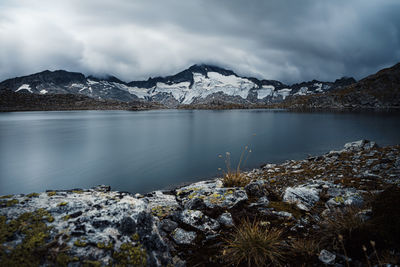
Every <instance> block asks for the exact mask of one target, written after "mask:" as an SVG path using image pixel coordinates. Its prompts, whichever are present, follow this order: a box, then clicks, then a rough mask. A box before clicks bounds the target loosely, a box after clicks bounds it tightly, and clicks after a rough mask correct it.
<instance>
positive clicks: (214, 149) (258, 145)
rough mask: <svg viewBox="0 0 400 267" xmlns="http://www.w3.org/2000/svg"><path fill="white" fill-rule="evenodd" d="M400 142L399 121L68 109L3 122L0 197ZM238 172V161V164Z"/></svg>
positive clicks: (194, 174) (172, 179)
mask: <svg viewBox="0 0 400 267" xmlns="http://www.w3.org/2000/svg"><path fill="white" fill-rule="evenodd" d="M363 138H365V139H372V140H376V141H377V142H378V143H379V144H382V145H388V144H400V116H399V114H375V113H360V114H354V113H352V114H338V113H291V112H283V111H271V110H230V111H186V110H161V111H143V112H142V111H141V112H128V111H68V112H64V111H63V112H15V113H1V114H0V195H2V194H11V193H12V194H14V193H30V192H40V191H44V190H46V189H71V188H89V187H92V186H95V185H98V184H107V185H111V186H112V188H113V189H116V190H122V191H130V192H147V191H150V190H154V189H162V188H165V187H168V186H170V185H177V184H180V183H183V182H190V181H196V180H200V179H204V178H210V177H213V176H215V175H218V174H219V173H220V171H218V168H219V167H221V168H222V167H224V162H223V160H221V159H220V158H218V155H219V154H222V155H225V152H227V151H229V152H231V155H232V159H233V160H237V159H238V158H239V157H240V152H241V150H242V149H243V147H244V146H245V145H249V146H250V147H251V149H252V151H253V152H252V153H251V155H250V157H249V158H248V161H247V163H246V166H245V167H247V168H253V167H258V166H259V165H261V164H263V163H266V162H272V163H279V162H282V161H284V160H287V159H302V158H304V157H306V156H307V155H308V154H312V155H314V154H321V153H325V152H327V151H329V150H332V149H340V148H341V147H342V146H343V144H344V143H346V142H349V141H354V140H359V139H363ZM233 164H234V163H233Z"/></svg>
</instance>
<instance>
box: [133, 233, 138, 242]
mask: <svg viewBox="0 0 400 267" xmlns="http://www.w3.org/2000/svg"><path fill="white" fill-rule="evenodd" d="M131 238H132V240H133V241H138V240H139V239H140V236H139V234H138V233H134V234H133V235H132V236H131Z"/></svg>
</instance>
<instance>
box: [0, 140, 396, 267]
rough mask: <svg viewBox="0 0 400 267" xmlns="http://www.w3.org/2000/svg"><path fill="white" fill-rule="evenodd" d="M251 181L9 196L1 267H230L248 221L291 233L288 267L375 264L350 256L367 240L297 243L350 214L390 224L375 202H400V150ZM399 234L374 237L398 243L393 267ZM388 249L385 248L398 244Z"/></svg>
mask: <svg viewBox="0 0 400 267" xmlns="http://www.w3.org/2000/svg"><path fill="white" fill-rule="evenodd" d="M244 175H245V177H246V179H247V181H248V183H247V185H246V186H245V187H225V186H224V180H223V179H214V180H209V181H201V182H197V183H194V184H190V185H187V186H183V187H179V188H176V189H174V190H168V191H154V192H151V193H148V194H146V195H140V194H136V195H133V194H130V193H127V192H117V191H111V189H110V187H107V186H98V187H95V188H93V189H89V190H82V189H75V190H67V191H47V192H43V193H32V194H28V195H10V196H2V197H1V198H0V207H1V208H0V265H9V264H14V265H15V264H16V263H18V264H20V265H21V264H22V265H23V264H24V263H25V264H26V263H27V262H28V263H30V264H31V265H32V264H33V265H41V266H48V265H54V264H56V265H60V266H67V265H68V266H81V265H86V266H106V265H115V266H118V265H122V266H125V265H131V266H167V265H168V264H169V265H170V266H171V265H172V266H185V265H186V266H194V265H196V264H197V265H198V266H214V265H221V264H222V265H224V264H226V262H225V261H224V260H225V259H224V257H223V256H222V257H221V256H219V255H220V254H222V255H223V254H224V251H225V246H226V244H225V240H226V238H229V236H231V234H232V233H234V231H235V229H236V227H240V225H241V223H242V221H243V219H245V218H248V220H255V219H257V220H258V221H259V222H260V224H261V225H264V226H265V227H275V228H279V229H282V230H284V233H285V234H284V239H283V240H282V246H285V247H286V250H287V253H291V254H290V255H292V256H290V257H287V258H286V259H285V260H284V264H286V266H298V265H299V263H304V264H309V265H310V266H311V265H321V264H327V265H335V266H345V265H346V264H347V263H349V262H350V263H351V264H352V265H354V266H363V264H365V261H363V260H365V258H363V257H362V256H359V255H358V254H357V253H355V252H354V253H353V251H352V250H351V249H350V247H351V245H352V244H353V243H352V241H353V239H357V238H358V237H357V232H356V233H355V234H353V237H352V238H353V239H349V240H347V239H346V238H347V236H346V233H344V232H343V233H342V232H341V234H343V235H344V239H345V242H348V243H345V245H346V246H348V247H349V248H348V251H347V256H346V251H345V252H343V250H341V249H340V248H338V247H335V245H332V244H331V243H330V242H325V243H324V242H322V241H321V242H322V243H320V245H319V246H318V248H313V249H314V250H315V251H314V250H313V251H312V253H311V256H310V257H309V258H304V257H303V256H298V255H297V254H296V253H295V252H293V251H294V250H293V246H291V245H290V244H294V243H295V241H298V240H303V239H307V240H308V239H310V238H313V237H315V236H319V235H320V234H321V233H323V235H322V236H324V238H327V237H329V236H330V235H332V233H330V232H324V231H326V229H331V228H326V227H327V226H326V224H327V222H330V220H331V219H332V218H333V219H334V218H337V217H335V216H337V212H338V211H347V208H351V209H356V211H357V213H356V214H357V215H356V216H357V218H361V219H362V221H366V222H374V221H375V220H377V218H381V217H379V216H378V215H379V214H378V212H377V209H376V207H375V206H374V205H375V204H374V201H376V203H378V202H379V201H378V200H375V199H379V197H380V196H382V195H384V194H385V192H387V190H389V191H390V190H392V191H391V192H395V193H396V194H395V196H396V198H395V199H397V200H400V198H399V197H400V195H399V194H398V192H399V186H400V146H388V147H378V146H377V144H376V143H374V142H370V141H366V140H360V141H357V142H352V143H348V144H346V145H345V146H344V148H343V149H342V150H339V151H330V152H329V153H326V154H324V155H321V156H314V157H309V158H307V159H304V160H299V161H294V160H289V161H286V162H284V163H282V164H266V165H264V166H262V167H261V168H260V169H254V170H252V171H249V172H246V173H244ZM388 188H389V189H388ZM371 199H374V200H373V201H371ZM392 201H393V200H392ZM387 204H390V205H392V206H393V207H394V208H393V209H392V210H390V214H385V216H392V217H394V218H395V223H394V225H398V221H399V220H398V219H399V216H400V214H399V209H398V208H396V207H395V206H396V203H386V204H385V205H387ZM346 216H347V215H346ZM385 218H386V217H385ZM361 219H360V220H361ZM396 223H397V224H396ZM380 225H384V224H383V223H380ZM328 226H329V223H328ZM356 226H357V225H355V226H354V227H356ZM378 228H379V227H377V229H378ZM393 229H394V230H393ZM393 229H392V230H390V229H389V231H391V233H390V234H391V235H392V236H394V237H393V238H391V239H390V238H389V239H384V238H382V239H379V235H378V234H375V233H373V232H371V233H370V236H368V238H375V241H376V242H377V243H379V242H384V241H383V240H394V241H393V242H394V243H388V244H389V245H390V249H388V251H390V253H391V254H390V255H391V258H390V260H389V257H387V258H385V259H381V260H385V261H387V263H396V262H395V261H396V259H397V260H399V257H400V254H399V253H400V247H399V244H398V240H400V238H399V239H397V241H396V238H397V237H399V236H396V235H399V231H398V229H397V228H393ZM396 229H397V230H396ZM331 230H332V229H331ZM377 231H378V230H377ZM333 232H334V231H333ZM327 233H330V234H327ZM377 233H378V232H377ZM333 235H335V232H334V233H333ZM362 237H363V236H362ZM332 238H333V239H334V237H332ZM360 238H361V237H360ZM321 240H322V239H321ZM323 240H325V239H323ZM367 241H368V240H367ZM354 242H355V241H354ZM385 242H386V241H385ZM396 242H397V243H396ZM379 244H380V246H381V247H382V249H383V248H384V245H388V244H386V243H385V244H382V243H379ZM360 246H361V245H360ZM359 248H360V247H359ZM374 248H375V247H374ZM296 251H297V250H296ZM360 251H361V250H360ZM368 253H371V252H370V249H369V248H368ZM388 253H389V252H388ZM22 255H23V256H22ZM371 255H372V254H371ZM370 259H371V261H373V259H374V257H373V255H372V256H370ZM306 260H307V261H306ZM397 263H399V262H397Z"/></svg>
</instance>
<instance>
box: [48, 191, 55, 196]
mask: <svg viewBox="0 0 400 267" xmlns="http://www.w3.org/2000/svg"><path fill="white" fill-rule="evenodd" d="M56 194H57V192H55V191H51V192H47V196H49V197H52V196H55V195H56Z"/></svg>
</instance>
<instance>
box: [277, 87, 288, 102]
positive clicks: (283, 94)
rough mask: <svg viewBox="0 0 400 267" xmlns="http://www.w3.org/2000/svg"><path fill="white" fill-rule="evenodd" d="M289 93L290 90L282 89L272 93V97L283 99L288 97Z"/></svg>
mask: <svg viewBox="0 0 400 267" xmlns="http://www.w3.org/2000/svg"><path fill="white" fill-rule="evenodd" d="M291 91H292V89H289V88H284V89H281V90H278V91H276V92H275V93H274V96H276V97H278V96H281V97H282V99H285V98H286V97H287V96H288V95H290V92H291Z"/></svg>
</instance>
